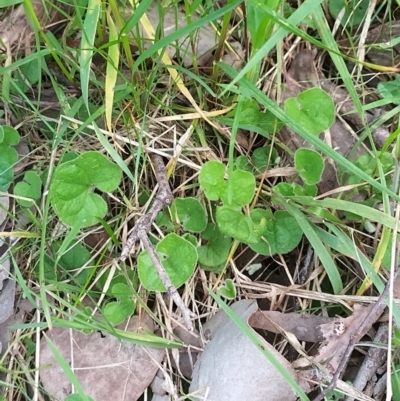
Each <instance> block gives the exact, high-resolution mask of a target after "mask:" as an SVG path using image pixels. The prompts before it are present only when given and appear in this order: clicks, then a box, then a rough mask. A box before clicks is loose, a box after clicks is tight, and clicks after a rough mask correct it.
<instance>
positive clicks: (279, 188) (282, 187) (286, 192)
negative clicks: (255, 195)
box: [273, 182, 294, 196]
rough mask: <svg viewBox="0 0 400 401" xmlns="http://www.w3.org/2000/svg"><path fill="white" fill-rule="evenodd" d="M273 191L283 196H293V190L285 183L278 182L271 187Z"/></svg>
mask: <svg viewBox="0 0 400 401" xmlns="http://www.w3.org/2000/svg"><path fill="white" fill-rule="evenodd" d="M273 191H274V192H276V193H278V194H281V195H283V196H293V195H294V188H293V186H292V185H290V184H288V183H287V182H280V183H278V184H276V185H275V186H274V187H273Z"/></svg>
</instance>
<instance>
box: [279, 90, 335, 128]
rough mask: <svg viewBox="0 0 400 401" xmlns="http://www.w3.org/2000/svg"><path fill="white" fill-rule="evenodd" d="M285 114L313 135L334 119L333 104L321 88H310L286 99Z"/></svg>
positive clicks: (329, 124) (330, 123) (327, 126)
mask: <svg viewBox="0 0 400 401" xmlns="http://www.w3.org/2000/svg"><path fill="white" fill-rule="evenodd" d="M285 106H286V107H285V108H286V112H287V114H288V115H289V116H290V117H292V118H294V119H295V120H297V121H298V122H299V123H300V124H301V125H302V126H303V127H304V128H305V129H306V130H308V131H310V132H311V133H312V134H314V135H318V134H320V133H321V132H322V131H324V130H326V129H328V128H329V127H330V126H331V125H332V123H333V120H334V119H335V104H334V103H333V100H332V99H331V97H330V96H329V95H328V94H327V93H326V92H325V91H323V90H322V89H319V88H312V89H308V90H306V91H304V92H302V93H300V94H299V95H298V96H297V97H291V98H289V99H287V100H286V102H285Z"/></svg>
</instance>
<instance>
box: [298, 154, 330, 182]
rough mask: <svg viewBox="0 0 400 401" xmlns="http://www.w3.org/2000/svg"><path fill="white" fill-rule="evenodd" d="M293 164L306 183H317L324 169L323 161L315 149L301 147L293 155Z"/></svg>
mask: <svg viewBox="0 0 400 401" xmlns="http://www.w3.org/2000/svg"><path fill="white" fill-rule="evenodd" d="M294 166H295V168H296V170H297V171H298V173H299V174H300V177H301V178H302V179H303V180H304V181H305V182H306V184H308V185H313V184H318V183H319V182H320V180H321V176H322V172H323V171H324V161H323V159H322V157H321V155H320V154H318V153H317V152H316V151H315V150H311V149H306V148H301V149H298V150H297V151H296V153H295V155H294Z"/></svg>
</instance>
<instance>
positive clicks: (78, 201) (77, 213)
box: [50, 152, 121, 226]
mask: <svg viewBox="0 0 400 401" xmlns="http://www.w3.org/2000/svg"><path fill="white" fill-rule="evenodd" d="M120 180H121V170H120V169H119V167H118V166H117V165H116V164H114V163H112V162H110V161H109V160H108V159H107V158H106V157H105V156H104V155H102V154H101V153H99V152H86V153H83V154H81V155H80V156H79V157H77V158H76V159H75V160H71V161H69V162H67V163H64V164H61V165H59V166H58V167H57V168H56V171H55V173H54V176H53V180H52V184H51V188H50V200H51V203H52V205H53V207H54V209H55V211H56V213H57V214H58V216H59V217H60V218H61V220H62V222H63V223H64V224H67V225H70V226H74V225H75V224H81V222H82V225H83V226H91V225H93V224H96V223H97V222H98V221H99V219H102V218H104V216H105V215H106V213H107V204H106V202H105V201H104V200H103V199H102V197H101V196H100V195H98V194H95V193H93V192H91V188H92V186H95V187H97V188H98V189H99V190H101V191H106V192H111V191H114V190H115V189H116V188H117V187H118V184H119V182H120Z"/></svg>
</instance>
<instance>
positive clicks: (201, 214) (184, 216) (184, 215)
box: [171, 198, 207, 233]
mask: <svg viewBox="0 0 400 401" xmlns="http://www.w3.org/2000/svg"><path fill="white" fill-rule="evenodd" d="M171 210H172V215H173V216H174V217H178V219H179V221H180V223H181V224H182V225H183V228H184V229H185V230H188V231H193V232H196V233H201V232H202V231H204V230H205V228H206V226H207V219H206V212H205V210H204V207H203V206H202V205H201V203H200V202H199V201H198V200H197V199H195V198H176V199H175V200H174V201H173V202H172V205H171Z"/></svg>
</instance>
